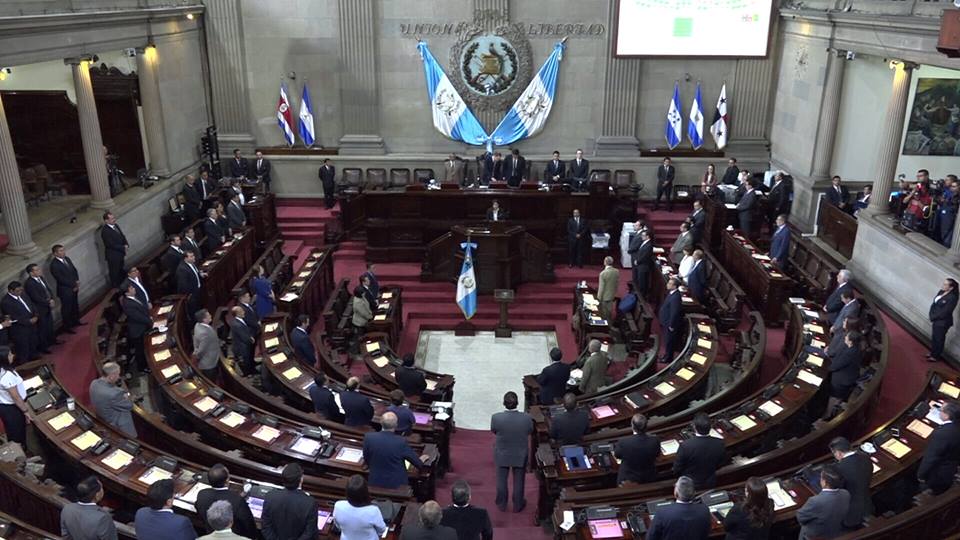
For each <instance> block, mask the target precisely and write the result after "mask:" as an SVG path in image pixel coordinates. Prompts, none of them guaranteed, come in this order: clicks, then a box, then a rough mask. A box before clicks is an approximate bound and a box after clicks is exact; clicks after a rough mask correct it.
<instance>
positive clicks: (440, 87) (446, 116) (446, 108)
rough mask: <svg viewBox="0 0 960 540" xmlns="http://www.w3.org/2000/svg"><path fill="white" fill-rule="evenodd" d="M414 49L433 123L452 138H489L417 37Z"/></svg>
mask: <svg viewBox="0 0 960 540" xmlns="http://www.w3.org/2000/svg"><path fill="white" fill-rule="evenodd" d="M417 49H418V50H419V51H420V58H421V59H422V60H423V72H424V75H426V77H427V96H428V97H429V98H430V109H431V110H432V111H433V127H435V128H437V130H438V131H440V133H443V134H444V135H446V136H447V137H450V138H451V139H453V140H455V141H463V142H465V143H467V144H474V145H483V144H486V143H487V139H489V136H488V135H487V132H486V131H485V130H484V129H483V126H481V125H480V122H478V121H477V117H475V116H474V115H473V113H472V112H470V109H468V108H467V104H466V103H464V102H463V98H462V97H460V94H459V93H458V92H457V89H456V88H454V87H453V84H452V83H451V82H450V79H449V78H447V74H446V73H444V72H443V68H442V67H440V64H438V63H437V59H436V58H434V57H433V54H431V53H430V49H429V48H427V44H426V43H424V42H423V41H420V42H418V43H417Z"/></svg>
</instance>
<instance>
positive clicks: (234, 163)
mask: <svg viewBox="0 0 960 540" xmlns="http://www.w3.org/2000/svg"><path fill="white" fill-rule="evenodd" d="M249 175H250V164H249V163H247V158H245V157H243V156H242V155H241V154H240V149H239V148H235V149H234V150H233V159H231V160H230V177H231V178H246V177H247V176H249Z"/></svg>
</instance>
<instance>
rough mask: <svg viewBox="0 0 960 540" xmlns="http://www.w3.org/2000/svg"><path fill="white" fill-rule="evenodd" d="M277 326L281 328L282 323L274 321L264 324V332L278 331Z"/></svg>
mask: <svg viewBox="0 0 960 540" xmlns="http://www.w3.org/2000/svg"><path fill="white" fill-rule="evenodd" d="M277 328H280V323H275V322H272V323H270V324H268V325H266V326H264V327H263V331H264V332H267V333H270V332H276V331H277Z"/></svg>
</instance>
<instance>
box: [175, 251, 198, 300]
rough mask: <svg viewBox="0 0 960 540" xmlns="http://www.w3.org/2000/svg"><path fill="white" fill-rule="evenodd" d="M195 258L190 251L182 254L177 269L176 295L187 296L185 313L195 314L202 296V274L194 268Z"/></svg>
mask: <svg viewBox="0 0 960 540" xmlns="http://www.w3.org/2000/svg"><path fill="white" fill-rule="evenodd" d="M196 260H197V256H196V254H195V253H194V252H192V251H187V252H185V253H184V254H183V262H181V263H180V266H178V267H177V294H184V295H186V296H187V313H196V312H197V311H198V310H199V309H200V299H201V297H202V296H203V292H202V287H203V282H202V279H201V278H202V277H203V274H201V273H200V271H199V270H198V269H197V266H196Z"/></svg>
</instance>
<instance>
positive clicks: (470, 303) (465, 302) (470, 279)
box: [457, 242, 477, 319]
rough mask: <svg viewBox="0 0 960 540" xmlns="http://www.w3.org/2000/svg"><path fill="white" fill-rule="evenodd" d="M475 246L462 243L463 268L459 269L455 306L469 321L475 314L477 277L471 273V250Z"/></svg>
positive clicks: (475, 245)
mask: <svg viewBox="0 0 960 540" xmlns="http://www.w3.org/2000/svg"><path fill="white" fill-rule="evenodd" d="M476 247H477V244H474V243H473V242H462V243H461V244H460V248H461V249H463V266H462V267H461V268H460V279H458V280H457V305H458V306H460V311H462V312H463V316H464V317H466V318H467V319H469V318H470V317H473V316H474V314H476V312H477V276H476V274H474V272H473V250H474V248H476Z"/></svg>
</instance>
